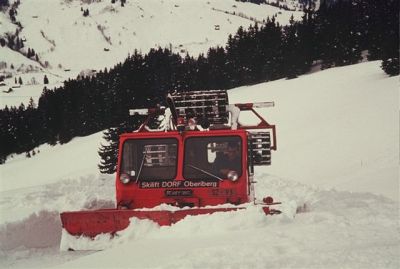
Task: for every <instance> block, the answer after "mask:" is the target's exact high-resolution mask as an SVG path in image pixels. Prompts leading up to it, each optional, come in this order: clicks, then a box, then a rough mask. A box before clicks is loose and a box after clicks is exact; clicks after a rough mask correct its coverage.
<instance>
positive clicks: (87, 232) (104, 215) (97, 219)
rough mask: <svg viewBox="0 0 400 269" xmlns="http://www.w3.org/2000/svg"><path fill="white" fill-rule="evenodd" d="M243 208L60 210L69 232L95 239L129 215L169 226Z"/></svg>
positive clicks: (121, 227) (124, 222) (124, 224)
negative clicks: (199, 216)
mask: <svg viewBox="0 0 400 269" xmlns="http://www.w3.org/2000/svg"><path fill="white" fill-rule="evenodd" d="M239 209H245V208H244V207H232V208H230V207H228V208H194V209H182V210H177V211H167V210H158V211H151V210H129V209H128V210H127V209H125V210H119V209H102V210H95V211H76V212H64V213H61V215H60V216H61V223H62V227H63V228H64V229H65V230H66V231H67V232H68V233H69V234H71V235H74V236H87V237H92V238H94V237H95V236H96V235H99V234H103V233H109V234H115V233H116V232H118V231H122V230H124V229H126V228H127V227H128V226H129V224H130V220H129V219H130V218H132V217H135V218H138V219H147V220H151V221H154V222H155V223H157V224H158V225H160V226H170V225H172V224H174V223H176V222H178V221H180V220H182V219H184V218H185V217H186V216H188V215H191V216H196V215H204V214H212V213H215V212H227V211H236V210H239ZM263 211H264V213H265V214H267V215H272V214H275V212H274V211H273V210H270V209H269V207H266V206H264V207H263Z"/></svg>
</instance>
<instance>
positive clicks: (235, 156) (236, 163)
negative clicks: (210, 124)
mask: <svg viewBox="0 0 400 269" xmlns="http://www.w3.org/2000/svg"><path fill="white" fill-rule="evenodd" d="M214 169H215V171H216V173H217V175H218V176H219V177H221V178H228V174H229V172H231V171H235V172H238V171H240V169H241V162H240V150H239V144H238V143H236V142H229V143H228V146H227V148H226V149H225V150H224V151H222V152H219V154H217V157H216V159H215V161H214Z"/></svg>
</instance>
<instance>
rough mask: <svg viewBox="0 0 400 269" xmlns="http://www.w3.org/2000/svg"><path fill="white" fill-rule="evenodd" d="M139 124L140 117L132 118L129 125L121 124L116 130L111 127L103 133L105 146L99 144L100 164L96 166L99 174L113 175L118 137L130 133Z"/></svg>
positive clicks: (116, 158)
mask: <svg viewBox="0 0 400 269" xmlns="http://www.w3.org/2000/svg"><path fill="white" fill-rule="evenodd" d="M140 124H141V117H140V116H133V117H132V118H131V119H130V121H129V123H128V122H123V123H121V124H120V125H119V126H118V127H117V128H115V127H112V128H109V129H107V130H106V131H104V133H103V139H104V140H106V142H107V144H101V145H100V149H99V151H98V154H99V155H100V158H101V160H100V164H99V165H98V167H99V170H100V173H102V174H113V173H115V172H116V170H117V161H118V146H119V135H120V134H122V133H127V132H132V131H133V130H136V129H137V128H138V127H139V126H140Z"/></svg>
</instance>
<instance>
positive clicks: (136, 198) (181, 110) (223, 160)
mask: <svg viewBox="0 0 400 269" xmlns="http://www.w3.org/2000/svg"><path fill="white" fill-rule="evenodd" d="M167 104H168V108H165V107H158V108H154V109H132V110H130V114H131V115H135V114H140V115H148V117H147V119H146V120H145V122H144V123H143V124H142V125H141V127H140V128H139V129H138V130H137V131H135V132H132V133H125V134H122V135H121V136H120V143H119V155H118V166H117V173H116V183H115V184H116V199H117V201H116V203H117V208H114V209H101V210H94V211H78V212H64V213H61V220H62V226H63V228H64V229H65V230H66V231H67V232H68V233H69V234H71V235H84V236H88V237H95V236H96V235H98V234H101V233H111V234H114V233H116V232H118V231H121V230H123V229H125V228H127V226H128V225H129V223H130V221H129V219H130V218H132V217H136V218H138V219H148V220H152V221H154V222H156V223H158V224H159V225H171V224H173V223H176V222H178V221H180V220H182V219H183V218H185V217H186V216H187V215H200V214H211V213H214V212H221V211H233V210H239V209H243V208H245V207H244V206H243V204H246V203H255V204H256V205H257V206H260V207H262V209H263V211H264V212H265V214H268V215H272V214H277V213H280V211H278V210H276V209H272V208H271V206H272V205H276V204H278V203H274V201H273V199H272V198H271V197H265V198H264V199H262V201H260V202H257V201H256V199H255V197H254V184H255V181H254V180H253V174H254V166H260V165H270V164H271V150H276V147H277V144H276V129H275V126H274V125H271V124H269V123H268V122H267V121H266V120H264V119H263V118H262V117H261V116H260V115H259V114H258V113H257V112H256V111H255V110H254V108H261V107H271V106H274V103H273V102H261V103H246V104H229V103H228V95H227V92H226V91H223V90H214V91H194V92H181V93H174V94H170V95H168V97H167ZM241 111H250V112H252V113H253V114H254V115H255V116H256V117H255V118H257V119H258V122H257V123H256V124H253V125H243V124H242V123H241V122H239V114H240V112H241ZM161 116H163V120H162V122H161V124H160V125H159V126H161V127H159V129H156V130H154V129H150V128H149V125H150V122H149V121H150V120H151V119H154V118H162V117H161ZM254 130H256V131H254ZM168 205H170V206H168ZM172 206H173V207H172Z"/></svg>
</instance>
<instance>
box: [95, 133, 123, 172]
mask: <svg viewBox="0 0 400 269" xmlns="http://www.w3.org/2000/svg"><path fill="white" fill-rule="evenodd" d="M118 135H119V134H118V129H117V128H109V129H107V130H106V131H104V133H103V139H104V140H106V141H107V143H108V144H101V145H100V149H99V151H98V153H99V155H100V158H101V160H100V164H99V165H98V167H99V169H100V173H102V174H113V173H115V172H116V171H117V160H118V145H119V142H118V139H119V136H118Z"/></svg>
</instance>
